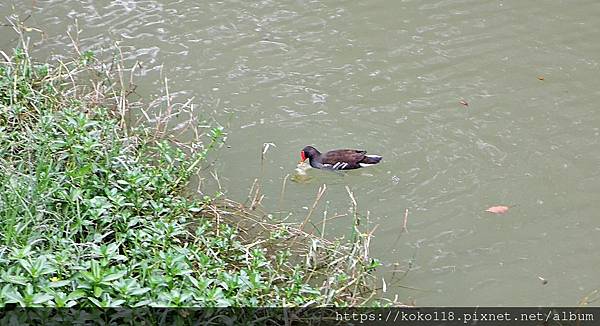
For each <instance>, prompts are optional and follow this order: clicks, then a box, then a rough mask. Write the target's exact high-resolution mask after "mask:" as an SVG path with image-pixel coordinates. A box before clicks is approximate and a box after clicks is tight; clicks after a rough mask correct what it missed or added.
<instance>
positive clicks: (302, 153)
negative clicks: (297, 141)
mask: <svg viewBox="0 0 600 326" xmlns="http://www.w3.org/2000/svg"><path fill="white" fill-rule="evenodd" d="M300 158H301V159H302V162H304V161H306V156H305V155H304V151H301V152H300Z"/></svg>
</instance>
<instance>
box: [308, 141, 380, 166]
mask: <svg viewBox="0 0 600 326" xmlns="http://www.w3.org/2000/svg"><path fill="white" fill-rule="evenodd" d="M366 154H367V151H360V150H356V149H336V150H332V151H329V152H327V153H325V154H321V152H319V151H318V150H317V149H316V148H314V147H312V146H306V147H304V149H302V152H300V158H301V159H302V162H304V161H305V160H306V159H308V161H309V163H310V166H312V167H313V168H316V169H331V170H352V169H358V168H362V167H366V166H371V165H374V164H377V163H379V162H380V161H381V159H382V157H381V156H379V155H366Z"/></svg>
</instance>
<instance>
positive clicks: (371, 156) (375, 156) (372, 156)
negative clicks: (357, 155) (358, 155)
mask: <svg viewBox="0 0 600 326" xmlns="http://www.w3.org/2000/svg"><path fill="white" fill-rule="evenodd" d="M365 157H369V158H381V156H379V155H365ZM369 165H372V164H369Z"/></svg>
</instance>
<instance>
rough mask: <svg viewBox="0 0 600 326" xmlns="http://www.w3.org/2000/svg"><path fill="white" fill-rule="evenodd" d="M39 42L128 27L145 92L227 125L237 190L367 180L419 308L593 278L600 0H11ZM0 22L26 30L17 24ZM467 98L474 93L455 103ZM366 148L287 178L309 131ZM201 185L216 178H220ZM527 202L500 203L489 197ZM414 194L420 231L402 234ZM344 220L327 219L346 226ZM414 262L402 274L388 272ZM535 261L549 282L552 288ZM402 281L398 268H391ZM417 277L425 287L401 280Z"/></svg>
mask: <svg viewBox="0 0 600 326" xmlns="http://www.w3.org/2000/svg"><path fill="white" fill-rule="evenodd" d="M11 13H18V14H19V15H21V17H26V16H27V15H31V17H30V18H29V19H28V20H27V21H26V24H27V25H28V26H31V27H36V28H39V29H41V30H43V31H45V35H44V37H45V41H44V42H43V43H41V45H38V47H37V48H38V49H39V53H54V54H64V53H66V52H68V51H70V49H69V48H68V46H67V44H70V40H69V38H68V37H67V35H66V34H65V31H66V30H67V28H68V26H73V25H74V23H75V20H77V22H78V25H79V28H80V29H81V34H80V43H81V45H82V47H83V48H85V49H87V48H91V49H96V50H97V49H100V48H103V47H107V46H109V45H111V44H112V43H114V42H115V41H119V44H120V45H121V46H123V49H124V53H125V56H126V57H127V58H131V59H132V60H133V59H134V58H135V59H137V60H139V61H140V62H141V64H142V66H143V67H144V70H143V74H144V75H145V79H144V81H142V82H141V83H140V86H139V88H138V93H140V94H141V95H142V96H144V97H145V98H147V99H148V100H151V99H153V98H156V97H158V96H163V95H164V91H163V81H164V78H165V77H167V78H168V80H169V89H170V90H171V94H172V96H173V98H174V100H184V99H186V98H189V97H194V98H195V99H194V101H195V103H196V104H197V105H196V107H197V110H198V114H202V115H204V116H208V115H214V116H215V117H216V119H217V120H218V121H220V122H221V123H222V124H224V125H225V126H226V127H227V130H228V132H229V138H228V145H229V147H228V148H223V149H222V150H221V151H220V152H219V154H218V155H217V157H216V159H217V160H216V162H215V164H214V167H213V171H214V172H215V173H216V175H217V176H218V179H219V182H220V184H221V185H222V187H223V188H224V189H226V190H227V193H228V195H229V196H230V197H232V198H234V199H238V200H242V201H243V200H244V199H245V198H246V196H247V194H248V190H249V188H250V186H251V184H252V182H253V180H254V179H255V178H257V177H259V176H261V161H260V151H261V146H262V144H263V143H265V142H272V143H274V144H275V145H276V146H277V147H274V148H271V149H270V150H269V151H268V153H267V154H266V160H265V162H264V172H263V173H262V179H261V180H262V184H263V189H262V191H263V193H264V194H265V195H266V198H265V199H264V200H263V204H264V205H265V207H266V208H267V209H268V210H285V211H291V212H292V213H293V215H292V216H291V217H290V218H291V219H296V220H302V219H303V218H304V216H305V215H306V213H307V211H306V207H308V206H310V205H311V204H312V202H313V200H314V198H315V195H316V192H317V189H318V188H319V186H320V185H322V184H327V192H326V194H325V196H324V198H323V199H322V201H321V203H320V205H319V209H318V211H317V212H315V214H314V215H313V220H314V223H315V224H318V223H320V221H321V219H322V216H323V210H324V209H326V210H327V213H328V214H329V216H334V215H335V214H344V213H347V210H348V207H349V203H350V199H349V197H348V194H347V193H346V190H345V186H349V187H350V188H351V189H352V191H353V192H354V193H355V196H356V198H357V200H358V204H359V207H360V208H361V209H362V211H363V212H365V211H366V210H368V211H369V220H370V221H369V223H370V224H371V227H373V226H375V225H379V226H378V228H377V230H376V232H375V238H374V239H373V248H372V253H373V255H375V256H377V257H379V258H380V259H381V260H382V261H383V262H384V263H385V265H386V268H385V269H383V270H382V272H383V275H384V276H385V277H386V279H387V281H388V282H387V283H388V292H387V293H386V295H388V296H389V297H393V296H394V295H396V294H397V295H398V296H399V298H400V299H401V300H402V301H404V302H407V303H409V302H411V301H413V300H414V302H415V303H416V304H419V305H575V304H577V303H578V301H579V300H580V299H581V298H582V297H584V296H585V295H586V294H587V293H589V292H591V291H593V290H595V289H598V288H600V280H599V279H598V275H599V273H598V270H599V269H600V259H599V258H598V249H599V248H600V219H599V218H600V216H599V215H598V211H599V210H600V200H599V199H600V164H599V162H600V146H599V145H600V112H599V107H598V103H600V88H599V86H598V85H599V80H600V66H599V62H600V42H598V39H599V36H600V19H598V17H600V3H599V2H597V1H591V0H590V1H558V0H548V1H535V2H533V1H516V0H511V1H476V0H472V1H448V0H446V1H416V0H415V1H381V0H373V1H361V2H359V1H260V2H253V1H251V2H247V1H239V2H238V1H223V2H214V3H211V4H208V3H204V2H197V1H153V0H149V1H112V2H111V1H91V0H88V1H74V0H63V1H58V0H57V1H52V0H47V1H32V0H26V1H16V0H6V1H4V2H3V3H2V4H0V14H1V16H2V17H4V16H6V15H9V14H11ZM1 28H3V29H4V32H3V33H2V36H0V46H1V47H2V49H3V50H4V51H7V50H8V49H9V48H10V47H11V46H13V45H14V44H15V42H14V37H13V35H12V34H11V33H10V32H9V28H8V27H1ZM461 100H464V101H466V102H467V103H468V106H465V105H463V104H461V103H460V101H461ZM308 144H312V145H315V146H316V147H317V148H319V149H322V150H328V149H333V148H339V147H356V148H361V149H367V150H368V151H369V152H371V153H374V154H381V155H383V156H384V161H383V163H382V164H380V165H379V166H376V167H372V168H369V169H363V170H358V171H351V172H349V173H346V174H345V175H344V176H339V175H336V174H333V173H326V172H322V171H316V170H312V171H310V172H309V174H310V176H311V177H312V179H311V180H310V182H308V183H302V184H301V183H293V182H289V180H288V182H287V186H286V189H285V197H284V199H283V201H282V202H281V204H280V198H279V197H280V193H281V189H282V183H283V179H284V178H285V176H286V175H287V174H291V173H293V170H294V168H295V167H296V163H297V162H298V159H299V151H300V149H301V148H302V147H304V145H308ZM205 182H206V184H205V189H206V190H214V188H215V187H216V182H215V181H214V180H211V178H208V179H207V180H206V181H205ZM498 204H503V205H514V207H512V208H511V209H510V211H509V213H508V214H505V215H493V214H489V213H484V212H483V211H484V210H485V209H486V208H487V207H489V206H492V205H498ZM406 208H408V209H409V216H408V233H406V232H401V231H402V223H403V218H404V211H405V209H406ZM350 225H351V220H350V217H340V218H337V219H335V220H333V221H331V222H330V223H329V224H328V226H327V230H326V234H329V235H334V234H335V235H340V234H349V232H350ZM408 266H411V269H410V271H409V272H408V273H407V274H406V276H405V277H404V278H402V279H401V280H400V281H399V282H396V283H393V282H391V280H392V276H391V273H392V272H391V271H393V270H395V269H399V270H405V269H406V268H407V267H408ZM538 276H539V277H542V278H544V279H546V280H548V283H547V284H546V285H544V284H543V283H542V282H541V281H540V279H538ZM392 283H393V284H392ZM404 286H408V287H411V288H414V289H408V288H405V287H404Z"/></svg>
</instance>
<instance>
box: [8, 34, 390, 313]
mask: <svg viewBox="0 0 600 326" xmlns="http://www.w3.org/2000/svg"><path fill="white" fill-rule="evenodd" d="M26 45H27V44H26V42H23V43H22V45H21V46H19V47H18V48H17V49H15V50H14V52H13V53H12V54H11V53H4V52H2V53H0V55H1V57H2V59H1V60H2V61H3V62H2V63H1V65H0V273H1V275H0V307H2V306H5V305H7V304H16V305H19V306H26V307H34V306H46V307H72V306H78V307H94V306H100V307H116V306H141V305H144V306H169V307H180V306H322V305H343V306H345V305H361V304H364V303H365V302H367V301H368V300H369V299H370V298H372V296H373V295H374V293H375V292H374V290H373V287H372V281H373V279H372V277H371V276H370V273H371V271H372V270H373V269H374V268H376V267H377V266H378V263H377V262H376V261H374V260H372V259H371V258H370V257H369V256H368V235H367V234H365V233H363V232H361V231H360V230H359V228H358V225H355V228H354V231H355V232H353V237H352V241H351V242H347V243H341V242H330V241H327V240H325V239H321V238H319V237H317V236H315V235H311V234H307V233H305V232H303V231H302V230H301V229H300V228H299V227H298V226H297V225H290V224H280V223H274V222H272V220H270V221H269V220H267V219H266V218H265V216H264V215H263V214H261V213H258V211H257V210H248V209H245V208H244V207H243V206H242V205H240V204H237V203H236V202H234V201H232V200H229V199H223V198H214V197H208V196H205V195H199V194H197V193H195V192H192V191H190V190H189V189H188V188H189V187H188V182H189V180H190V178H192V177H194V176H196V175H197V174H198V173H199V172H200V169H201V168H202V166H203V162H204V161H205V159H206V156H207V154H209V153H210V152H211V151H212V150H213V149H215V148H217V147H218V145H219V143H220V142H221V141H222V139H223V132H222V130H221V129H220V128H208V129H202V128H201V127H199V126H198V124H199V123H198V122H196V121H195V120H194V119H193V118H190V120H189V121H188V122H186V123H187V124H184V125H185V126H186V128H187V129H188V130H187V131H188V135H189V134H192V135H196V136H195V137H194V139H193V140H192V141H189V142H181V141H179V140H178V139H177V137H175V136H174V135H173V134H170V133H169V132H168V129H169V128H167V126H169V125H171V124H170V122H169V118H170V117H172V116H174V114H175V113H176V112H175V111H177V110H183V109H185V108H186V107H187V106H186V105H184V104H182V105H179V106H177V105H175V104H173V103H163V104H162V105H163V106H164V110H156V108H148V107H145V106H143V105H142V104H141V103H133V102H130V101H129V100H128V99H127V95H128V94H129V93H130V90H131V85H129V84H127V83H124V82H123V80H128V78H129V77H128V76H127V74H128V72H131V70H132V69H126V68H125V64H123V62H120V61H118V60H112V61H110V62H100V61H98V60H96V59H95V58H94V55H93V53H91V52H83V53H81V52H80V53H79V54H78V55H77V56H76V58H75V59H73V60H70V61H56V62H49V63H36V62H35V60H34V59H32V58H31V57H30V56H29V54H28V52H27V51H26V50H24V49H26V48H27V47H26ZM116 53H118V52H116ZM115 57H118V55H116V56H115ZM158 111H162V112H165V114H163V115H162V116H159V117H153V118H150V116H151V114H150V112H158ZM141 112H144V113H145V114H141ZM135 115H139V116H145V117H146V118H145V119H144V120H142V121H140V122H138V121H135V122H134V121H132V120H133V119H132V118H131V117H132V116H135ZM190 116H191V115H190ZM216 155H218V153H217V154H216ZM357 216H358V215H357ZM357 218H358V217H357ZM356 224H358V223H356Z"/></svg>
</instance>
